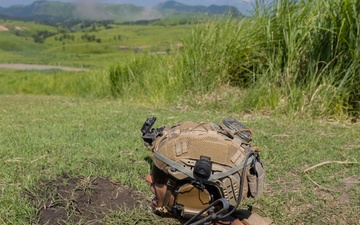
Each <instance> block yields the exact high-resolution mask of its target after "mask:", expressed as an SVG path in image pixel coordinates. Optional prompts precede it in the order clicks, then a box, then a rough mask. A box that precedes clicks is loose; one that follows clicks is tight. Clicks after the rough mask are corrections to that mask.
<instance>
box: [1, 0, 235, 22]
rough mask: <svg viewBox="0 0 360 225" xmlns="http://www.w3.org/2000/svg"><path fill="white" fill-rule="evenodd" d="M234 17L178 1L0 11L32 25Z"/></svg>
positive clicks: (36, 5) (44, 4)
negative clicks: (56, 21)
mask: <svg viewBox="0 0 360 225" xmlns="http://www.w3.org/2000/svg"><path fill="white" fill-rule="evenodd" d="M230 13H231V14H232V15H234V16H239V15H241V14H240V12H239V11H238V9H237V8H236V7H233V6H227V5H223V6H217V5H210V6H202V5H199V6H191V5H186V4H183V3H179V2H176V1H166V2H164V3H159V4H158V5H156V6H155V7H151V8H149V7H142V6H137V5H134V4H113V3H101V4H100V3H98V4H90V3H87V2H86V1H84V2H79V3H73V2H60V1H43V0H42V1H41V0H40V1H35V2H33V3H32V4H30V5H14V6H10V7H6V8H3V7H0V15H2V18H5V17H10V18H20V19H21V18H22V19H25V18H26V19H27V20H30V21H38V20H46V18H64V19H92V20H123V21H126V20H128V21H129V20H130V21H134V20H139V19H140V20H144V19H160V18H179V17H187V18H188V17H206V16H216V15H222V14H230ZM40 18H42V19H40ZM38 22H39V21H38Z"/></svg>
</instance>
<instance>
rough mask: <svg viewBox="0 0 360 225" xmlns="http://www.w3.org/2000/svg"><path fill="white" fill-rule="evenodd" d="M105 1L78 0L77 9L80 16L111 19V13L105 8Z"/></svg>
mask: <svg viewBox="0 0 360 225" xmlns="http://www.w3.org/2000/svg"><path fill="white" fill-rule="evenodd" d="M103 2H104V1H103V0H77V1H76V11H77V13H78V16H79V17H81V18H83V19H97V20H106V19H109V15H107V13H106V11H105V9H104V8H103V4H102V3H103Z"/></svg>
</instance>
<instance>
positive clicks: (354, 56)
mask: <svg viewBox="0 0 360 225" xmlns="http://www.w3.org/2000/svg"><path fill="white" fill-rule="evenodd" d="M359 10H360V4H359V3H358V2H357V1H355V0H329V1H321V2H319V1H314V0H308V1H295V0H277V1H275V2H274V4H273V5H271V6H268V5H267V4H266V3H265V2H264V1H256V4H255V8H254V10H253V16H252V17H250V18H244V19H241V20H238V19H235V18H220V19H218V20H214V21H212V22H209V23H207V24H206V25H205V26H204V25H199V26H198V27H196V28H195V29H194V30H193V31H192V33H191V34H190V35H189V36H188V37H187V38H186V39H185V41H184V47H183V48H182V50H181V51H178V52H177V53H176V54H174V55H172V56H170V57H165V58H158V57H157V58H156V59H153V60H149V59H148V58H147V59H138V60H137V62H134V63H133V64H130V65H127V66H125V67H121V68H120V67H119V68H117V70H111V72H110V74H111V77H112V80H113V81H115V82H113V83H112V84H113V87H116V88H117V89H116V93H123V94H124V93H129V94H130V95H134V93H137V94H136V95H137V100H139V101H143V100H144V98H147V99H151V100H150V101H152V102H156V101H159V99H160V100H164V101H167V103H171V104H173V103H174V101H177V102H179V103H180V104H181V103H188V104H190V105H197V106H199V105H201V106H202V107H216V108H221V109H225V108H226V109H229V110H235V111H243V110H250V111H251V110H259V109H261V110H268V111H272V112H275V113H287V114H294V113H296V114H298V115H303V116H317V117H323V116H331V117H334V118H338V119H344V118H346V117H348V116H349V115H355V116H356V115H358V112H359V98H360V93H359V90H360V79H359V78H360V77H359V44H360V42H359V32H360V29H359V28H360V17H359V14H358V11H359ZM140 64H141V65H140ZM136 71H137V72H136ZM116 76H119V77H121V78H116V79H118V80H116V79H114V77H116ZM145 84H146V85H145ZM145 86H146V88H145V89H146V90H147V91H144V89H143V88H144V87H145ZM129 87H131V88H130V89H131V90H130V89H129ZM159 88H160V90H161V91H159ZM113 90H115V89H114V88H113ZM165 96H166V97H165ZM179 103H178V104H179Z"/></svg>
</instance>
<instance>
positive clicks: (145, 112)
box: [0, 95, 360, 224]
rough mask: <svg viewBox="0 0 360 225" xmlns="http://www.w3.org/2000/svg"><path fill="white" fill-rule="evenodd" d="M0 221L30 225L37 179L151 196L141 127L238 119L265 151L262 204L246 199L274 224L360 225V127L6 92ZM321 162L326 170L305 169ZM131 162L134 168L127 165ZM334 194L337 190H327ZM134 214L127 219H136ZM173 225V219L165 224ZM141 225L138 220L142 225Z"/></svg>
mask: <svg viewBox="0 0 360 225" xmlns="http://www.w3.org/2000/svg"><path fill="white" fill-rule="evenodd" d="M0 108H1V111H0V136H1V139H0V190H1V194H0V205H1V207H0V215H1V216H0V221H1V222H2V223H3V224H29V223H30V221H32V220H34V219H35V216H36V210H35V209H34V208H32V206H31V205H30V203H29V201H28V200H27V199H26V198H25V197H24V195H23V193H24V191H25V190H32V189H34V187H35V185H36V183H37V182H39V181H40V180H44V179H45V180H50V179H54V178H55V177H57V176H58V175H60V174H62V173H68V174H69V175H70V176H73V177H77V176H85V177H88V176H95V177H96V176H103V177H111V178H112V179H114V180H117V181H119V182H121V183H122V184H126V185H129V186H130V187H132V188H136V189H138V190H140V191H142V192H143V193H145V194H146V195H148V196H151V194H150V192H149V190H148V185H147V184H146V182H145V181H144V176H145V175H146V173H147V172H148V163H147V162H146V160H145V157H147V156H149V155H150V152H149V151H147V150H146V149H145V147H144V145H143V143H142V141H141V134H140V131H139V129H140V127H141V125H142V123H143V122H144V120H145V119H146V117H149V116H153V115H155V116H157V117H158V121H157V123H156V126H160V125H168V126H171V125H173V124H176V123H178V122H181V121H185V120H195V121H214V122H220V120H221V119H222V118H223V117H228V116H232V117H235V118H237V119H238V120H240V121H242V122H243V123H244V124H246V125H247V126H249V127H251V128H252V129H253V131H254V133H255V136H254V145H256V146H259V147H260V148H261V156H262V159H263V161H264V163H265V165H266V170H267V187H266V190H265V192H264V193H263V195H262V196H261V197H260V198H259V199H248V200H246V201H245V202H244V203H243V207H246V206H245V204H247V203H251V204H253V206H254V207H256V208H258V212H259V213H260V214H262V215H266V216H269V217H271V218H272V219H274V220H275V222H276V223H277V224H332V223H334V224H358V223H359V220H360V217H359V215H358V211H359V205H360V199H359V195H358V193H359V192H360V186H359V184H358V183H352V184H351V183H347V182H346V181H347V180H349V179H350V178H352V179H355V180H356V179H357V181H358V179H359V174H360V165H359V162H360V147H359V146H360V139H359V133H360V126H359V124H352V125H350V124H340V123H336V122H333V123H332V122H326V121H316V120H298V119H294V118H287V117H282V118H280V117H266V116H261V115H257V114H227V113H221V112H213V111H196V110H191V111H190V110H189V111H188V110H179V109H177V108H156V107H155V108H154V107H148V106H141V105H137V104H130V103H127V104H125V103H123V102H122V101H121V100H85V99H79V98H72V97H71V98H67V97H56V96H36V95H0ZM325 161H341V162H357V164H336V163H330V164H326V165H323V166H318V167H316V168H315V169H314V170H311V171H309V172H308V174H309V175H310V177H311V178H312V179H313V180H314V181H316V182H317V183H318V184H319V185H320V186H316V185H315V184H314V183H313V182H311V181H310V179H309V178H308V177H307V176H306V175H305V174H304V172H303V171H304V170H305V169H307V168H310V167H311V166H314V165H317V164H319V163H322V162H325ZM129 165H131V166H129ZM327 189H330V190H331V191H328V190H327ZM128 215H131V216H130V217H129V216H128ZM144 217H148V219H147V220H146V222H143V224H146V223H147V224H148V223H155V222H157V221H158V218H156V217H153V216H150V214H149V212H143V211H140V210H138V211H137V210H135V211H132V212H129V214H127V213H124V212H115V213H114V214H113V215H111V216H109V218H108V219H109V220H108V223H109V224H111V223H121V221H127V223H128V224H131V223H134V222H135V221H142V220H141V218H144ZM160 221H162V223H163V224H168V223H170V221H168V220H160ZM140 224H141V223H140Z"/></svg>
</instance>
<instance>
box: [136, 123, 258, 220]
mask: <svg viewBox="0 0 360 225" xmlns="http://www.w3.org/2000/svg"><path fill="white" fill-rule="evenodd" d="M151 120H152V121H151ZM155 120H156V118H155V117H153V118H149V119H148V120H147V121H146V122H145V124H144V126H143V128H142V132H143V138H144V141H145V144H146V145H147V147H148V149H149V150H151V151H152V160H153V163H154V166H155V167H156V169H159V170H161V171H162V172H163V173H164V175H163V176H167V177H168V178H169V179H170V180H171V182H170V183H171V185H170V186H173V187H174V190H173V194H174V195H175V209H168V210H170V211H171V210H176V207H177V208H178V209H180V210H179V211H180V212H179V213H180V216H183V217H185V216H188V217H191V216H193V215H196V214H198V213H199V212H200V214H201V215H203V216H207V214H209V212H205V211H204V209H206V208H208V207H209V205H211V203H212V202H214V201H216V200H217V199H226V200H227V201H228V203H229V204H230V205H233V206H236V207H237V206H238V204H239V203H240V201H241V200H242V198H243V197H244V196H252V195H253V194H254V193H255V195H257V193H258V192H259V191H261V190H258V189H257V190H256V191H254V190H253V191H250V190H249V183H248V182H249V181H250V182H251V180H249V179H248V175H250V172H251V168H255V167H254V162H255V161H256V160H257V159H258V154H257V151H256V149H253V148H251V145H250V142H251V137H252V134H251V131H250V130H249V129H248V128H247V127H245V126H244V125H242V124H241V123H239V122H238V121H237V120H235V119H232V118H230V119H229V118H227V119H224V120H223V121H222V122H221V123H220V124H219V125H217V124H215V123H203V122H191V121H189V122H183V123H181V124H178V125H176V126H173V127H171V128H165V127H161V128H157V129H152V130H150V129H147V130H148V131H147V132H146V131H145V130H146V129H145V128H144V127H148V128H149V125H150V124H151V123H152V124H153V123H154V122H155ZM146 124H147V125H146ZM152 124H151V126H152ZM151 126H150V128H151ZM170 183H169V184H170ZM250 186H251V185H250ZM256 186H257V187H258V186H259V185H256ZM252 197H255V196H252ZM173 208H174V207H173ZM162 210H165V211H167V210H166V209H162ZM203 211H204V212H203ZM179 213H178V214H179Z"/></svg>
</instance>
